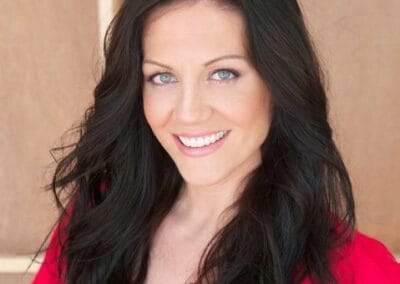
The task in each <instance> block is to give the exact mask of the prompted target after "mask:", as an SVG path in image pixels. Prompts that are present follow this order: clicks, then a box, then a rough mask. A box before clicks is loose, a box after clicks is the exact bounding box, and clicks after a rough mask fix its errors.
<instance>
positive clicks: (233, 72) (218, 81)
mask: <svg viewBox="0 0 400 284" xmlns="http://www.w3.org/2000/svg"><path fill="white" fill-rule="evenodd" d="M222 71H226V72H230V73H232V74H233V76H234V77H233V78H232V79H228V80H213V81H216V82H217V83H218V84H226V83H228V82H230V81H233V80H236V79H238V78H239V77H240V73H239V72H238V71H236V70H233V69H229V68H225V69H217V70H215V71H213V72H212V73H211V76H212V75H214V74H216V73H218V72H222ZM162 74H171V73H169V72H168V71H163V72H156V73H154V74H152V75H150V76H148V77H147V79H146V81H147V82H150V83H151V84H153V85H155V86H165V85H168V84H169V83H165V84H157V83H154V81H153V80H154V78H155V77H156V76H158V75H162ZM211 76H210V77H211ZM172 83H175V82H172Z"/></svg>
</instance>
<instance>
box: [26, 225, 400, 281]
mask: <svg viewBox="0 0 400 284" xmlns="http://www.w3.org/2000/svg"><path fill="white" fill-rule="evenodd" d="M57 238H58V229H56V230H55V232H54V233H53V236H52V239H51V243H50V248H49V250H48V251H47V253H46V255H45V259H44V262H43V264H42V266H41V267H40V270H39V272H38V273H37V274H36V277H35V278H34V280H33V282H32V284H59V283H62V282H61V281H60V280H59V275H58V273H57V264H56V261H57V259H58V255H59V253H60V247H59V245H58V239H57ZM334 254H342V255H343V256H344V257H343V258H342V259H341V260H340V261H338V262H337V263H336V264H334V265H333V267H332V268H331V271H332V273H333V274H334V275H335V277H336V279H337V280H338V281H339V283H343V284H347V283H349V284H350V283H356V284H358V283H359V284H377V283H379V284H381V283H385V284H386V283H387V284H399V283H400V264H399V263H397V262H396V260H395V258H394V257H393V255H392V254H391V253H390V252H389V250H388V249H387V248H386V247H385V246H384V245H383V244H382V243H381V242H380V241H378V240H376V239H373V238H370V237H368V236H366V235H364V234H362V233H360V232H356V234H355V238H354V241H352V242H350V243H348V244H347V245H346V246H344V247H342V248H341V249H340V251H335V252H334ZM303 284H312V282H311V280H310V279H306V280H305V281H303Z"/></svg>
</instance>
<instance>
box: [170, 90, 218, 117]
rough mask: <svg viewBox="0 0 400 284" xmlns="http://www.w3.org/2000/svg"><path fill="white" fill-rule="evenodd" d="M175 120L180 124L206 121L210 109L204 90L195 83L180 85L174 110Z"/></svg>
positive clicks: (210, 111) (210, 112) (209, 114)
mask: <svg viewBox="0 0 400 284" xmlns="http://www.w3.org/2000/svg"><path fill="white" fill-rule="evenodd" d="M174 114H175V118H176V119H177V120H178V121H179V122H180V123H182V124H199V123H201V122H204V121H207V120H208V118H209V117H210V116H211V114H212V107H211V104H210V102H209V101H207V98H206V96H205V92H204V89H203V88H202V87H201V86H199V84H196V83H186V84H182V88H181V90H180V95H179V96H178V97H177V102H176V105H175V110H174Z"/></svg>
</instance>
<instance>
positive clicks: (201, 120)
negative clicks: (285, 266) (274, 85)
mask: <svg viewBox="0 0 400 284" xmlns="http://www.w3.org/2000/svg"><path fill="white" fill-rule="evenodd" d="M188 23H190V24H188ZM244 30H245V26H244V22H243V19H242V17H241V15H240V14H239V13H238V12H237V11H234V10H232V9H227V8H226V7H220V6H217V4H215V3H211V2H209V1H196V2H195V3H187V2H183V3H179V4H172V5H170V6H167V7H163V8H161V9H159V10H157V11H155V12H154V13H153V14H152V15H151V16H150V18H149V19H148V22H147V24H146V27H145V30H144V35H143V52H144V61H143V65H142V66H143V74H144V82H143V101H144V112H145V116H146V120H147V122H148V124H149V125H150V127H151V129H152V131H153V133H154V135H155V136H156V137H157V139H158V140H159V142H160V143H161V145H162V146H163V147H164V148H165V150H166V151H167V152H168V154H169V155H170V156H171V158H172V160H173V161H174V162H175V164H176V165H177V167H178V170H179V172H180V173H181V175H182V177H183V179H184V186H183V188H182V190H181V193H180V195H179V198H178V200H177V202H176V204H175V205H174V207H173V209H172V211H171V212H170V213H169V215H168V216H167V217H166V218H165V220H164V222H163V224H162V225H161V226H160V228H159V230H158V232H157V233H156V237H155V241H154V244H153V249H152V257H151V258H152V259H153V260H152V262H151V263H152V264H151V265H150V271H149V275H150V278H148V279H147V282H146V283H161V282H163V283H178V282H177V281H179V279H181V278H179V277H178V276H177V275H181V276H182V281H183V279H186V277H187V276H188V275H189V274H190V272H191V271H193V269H194V268H195V265H197V262H198V260H199V256H200V253H201V252H202V250H203V249H204V245H205V244H206V243H207V242H208V241H209V240H210V238H211V237H212V235H213V234H214V233H215V232H216V230H217V228H218V227H219V226H220V225H221V224H222V221H221V219H220V218H221V216H222V215H221V214H222V213H223V211H224V209H226V208H227V207H228V206H229V205H230V204H231V203H232V202H233V201H234V200H235V199H236V198H237V197H238V194H240V191H241V190H242V186H241V181H243V180H245V178H246V176H248V174H249V173H250V172H251V171H252V170H253V169H254V168H255V167H256V166H257V165H259V164H260V162H261V152H260V146H261V145H262V143H263V142H264V141H265V139H266V137H267V134H268V130H269V126H270V111H269V109H270V95H269V91H268V88H267V86H266V84H265V83H264V82H263V80H262V79H261V77H260V76H259V74H258V73H257V71H256V70H255V68H254V67H253V66H252V65H251V63H250V61H249V59H248V55H247V52H246V48H245V46H246V38H245V35H244ZM227 69H229V70H232V71H234V72H233V73H232V72H231V71H228V72H223V70H227ZM221 71H222V72H221ZM236 73H237V74H239V75H238V76H236ZM220 130H230V133H229V136H228V137H227V139H226V140H225V142H224V144H223V145H222V147H220V148H219V149H218V150H217V151H216V152H214V153H212V154H210V155H207V156H204V157H188V156H186V155H184V154H183V153H182V152H181V151H180V150H179V149H178V147H177V145H176V143H175V141H174V137H173V134H176V133H182V132H185V133H197V132H204V131H206V132H209V131H210V132H217V131H220ZM232 214H233V213H232ZM176 244H179V246H177V245H176ZM168 275H170V277H171V278H170V279H168ZM169 280H170V281H172V282H168V281H169Z"/></svg>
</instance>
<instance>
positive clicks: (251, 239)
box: [48, 0, 355, 284]
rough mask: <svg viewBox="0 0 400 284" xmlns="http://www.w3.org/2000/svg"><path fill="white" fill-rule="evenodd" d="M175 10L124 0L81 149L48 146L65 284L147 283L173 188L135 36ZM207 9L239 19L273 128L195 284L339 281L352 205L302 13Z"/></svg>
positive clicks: (286, 0) (260, 3)
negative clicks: (148, 105) (157, 15)
mask: <svg viewBox="0 0 400 284" xmlns="http://www.w3.org/2000/svg"><path fill="white" fill-rule="evenodd" d="M192 1H193V0H192ZM173 2H177V1H161V0H131V1H125V2H124V3H122V6H121V8H120V9H119V11H118V12H117V14H116V16H115V17H114V19H113V21H112V23H111V25H110V27H109V29H108V31H107V35H106V40H105V45H104V54H105V66H104V70H103V72H102V76H101V79H100V80H99V82H98V84H97V86H96V88H95V91H94V104H93V105H91V106H90V107H89V108H88V109H87V111H86V113H85V117H84V119H83V122H82V123H81V124H80V125H79V126H78V128H75V129H76V130H78V135H79V137H78V139H77V142H75V143H73V144H72V145H68V146H62V147H59V148H55V149H53V150H65V149H67V148H70V149H71V150H70V151H69V152H68V153H67V154H65V155H63V156H62V159H61V160H60V161H59V162H58V164H57V167H56V170H55V173H54V176H53V180H52V182H51V184H49V185H48V188H50V189H52V190H53V193H54V195H55V197H56V202H57V204H58V206H59V207H60V208H61V211H62V214H61V216H60V220H62V219H63V218H67V217H68V223H67V224H66V226H65V227H63V229H62V231H61V234H60V241H61V242H62V249H61V255H60V263H62V262H64V263H66V268H65V269H64V270H63V271H60V272H62V275H63V277H64V279H65V280H66V281H67V282H68V283H74V284H76V283H84V284H90V283H93V284H94V283H143V282H144V280H145V278H146V273H147V268H148V260H149V251H150V245H151V240H152V237H153V236H154V234H155V231H156V229H157V227H158V226H159V225H160V223H161V221H162V220H163V218H164V217H165V216H166V215H167V213H168V212H169V210H170V209H171V207H172V205H173V204H174V202H175V200H176V198H177V196H178V193H179V191H180V190H181V187H182V184H183V178H182V176H181V175H180V173H179V171H178V169H177V167H176V166H175V164H174V162H173V161H172V159H171V158H170V157H169V155H168V154H167V152H166V151H165V150H164V149H163V148H162V146H161V145H160V144H159V142H158V141H157V139H156V138H155V136H154V135H153V133H152V131H151V129H150V127H149V125H148V124H147V121H146V119H145V116H144V111H143V99H142V83H143V74H142V59H143V58H142V32H143V28H144V26H145V24H146V19H147V18H148V17H149V15H150V14H151V13H153V12H154V11H155V9H158V8H159V7H161V6H165V5H169V4H171V3H173ZM214 2H215V3H216V5H225V6H226V5H227V6H229V7H232V8H234V9H236V10H237V11H239V12H240V13H241V15H242V16H243V19H244V22H245V25H246V37H247V40H248V52H249V55H250V57H251V61H252V64H253V65H254V67H255V69H256V70H257V71H258V72H259V74H260V76H261V77H262V79H263V80H264V82H265V83H266V85H267V86H268V87H269V90H270V93H271V104H272V108H271V124H270V129H269V133H268V136H267V138H266V140H265V141H264V143H263V144H262V148H261V151H262V162H261V164H260V165H259V166H258V167H257V168H255V169H254V171H252V172H251V174H250V175H249V176H248V180H247V182H246V184H245V188H244V191H243V192H242V194H241V196H240V197H239V198H238V200H237V201H236V202H235V203H234V204H233V205H232V206H235V208H237V214H236V215H235V216H234V217H233V218H232V219H231V220H230V221H229V222H228V223H227V224H226V225H225V226H224V227H223V228H222V229H221V230H220V231H219V232H218V233H217V234H216V235H215V236H214V238H213V239H212V240H210V242H209V244H208V246H207V249H206V250H205V251H204V252H203V254H202V258H201V260H202V261H200V263H199V267H198V269H199V273H198V275H197V281H196V283H205V282H206V283H220V284H223V283H224V284H225V283H299V282H300V281H301V280H303V279H304V278H305V277H310V278H311V279H312V280H313V281H314V282H315V283H326V282H331V283H336V282H337V281H336V280H335V278H334V275H333V273H332V272H331V271H330V266H331V264H332V262H333V260H332V259H331V258H330V257H328V256H329V252H330V251H331V250H332V249H334V248H338V247H340V246H342V245H343V244H344V243H345V242H347V241H348V240H349V239H350V238H352V236H353V234H354V231H355V213H354V200H353V195H352V185H351V181H350V177H349V175H348V172H347V170H346V168H345V165H344V163H343V161H342V158H341V156H340V153H339V151H338V149H337V147H336V146H335V143H334V141H333V137H332V128H331V126H330V124H329V122H328V109H327V97H326V93H325V87H324V83H325V80H324V77H323V72H322V71H321V68H320V63H319V61H318V58H317V56H316V53H315V51H314V47H313V44H312V41H311V39H310V36H309V34H308V31H307V29H306V26H305V23H304V20H303V16H302V12H301V9H300V7H299V5H298V3H297V2H296V1H295V0H251V1H250V0H230V1H222V0H221V1H214ZM101 185H105V186H104V188H101ZM66 193H67V195H66V196H64V194H66ZM61 196H64V198H65V197H66V198H67V199H66V200H67V201H68V200H69V201H70V203H69V205H66V204H65V200H64V201H63V199H62V198H61ZM68 206H69V208H71V209H70V210H68V209H66V208H68ZM59 269H60V270H62V269H63V268H62V265H59Z"/></svg>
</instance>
